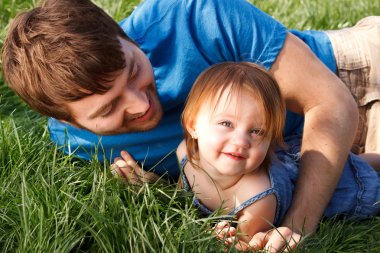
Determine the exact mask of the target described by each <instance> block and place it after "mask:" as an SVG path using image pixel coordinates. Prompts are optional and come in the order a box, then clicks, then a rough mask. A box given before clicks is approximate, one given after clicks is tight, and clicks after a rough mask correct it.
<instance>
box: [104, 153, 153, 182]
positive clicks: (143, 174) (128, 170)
mask: <svg viewBox="0 0 380 253" xmlns="http://www.w3.org/2000/svg"><path fill="white" fill-rule="evenodd" d="M120 155H121V157H116V158H115V159H114V163H113V164H112V165H111V173H112V174H113V175H114V176H115V177H121V178H123V179H124V181H125V182H126V183H130V184H134V185H137V184H141V183H144V182H147V183H153V182H155V181H157V180H158V179H159V176H158V175H157V174H155V173H152V172H147V171H144V170H143V169H141V168H140V166H139V165H138V164H137V162H136V161H135V160H134V159H133V158H132V156H131V155H130V154H129V153H128V152H126V151H121V152H120Z"/></svg>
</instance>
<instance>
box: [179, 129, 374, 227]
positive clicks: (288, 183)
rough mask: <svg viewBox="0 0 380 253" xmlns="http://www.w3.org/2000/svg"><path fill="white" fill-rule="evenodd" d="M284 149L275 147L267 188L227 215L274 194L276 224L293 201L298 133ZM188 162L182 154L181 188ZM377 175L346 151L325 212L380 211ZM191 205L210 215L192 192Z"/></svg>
mask: <svg viewBox="0 0 380 253" xmlns="http://www.w3.org/2000/svg"><path fill="white" fill-rule="evenodd" d="M285 143H286V146H287V148H286V149H278V150H276V152H275V153H276V158H275V159H273V160H272V162H271V166H270V168H269V170H268V175H269V179H270V184H271V185H270V188H268V189H267V190H265V191H264V192H262V193H259V194H257V195H255V196H252V197H251V198H250V199H249V200H247V201H245V202H244V203H243V204H241V205H240V206H238V207H236V208H235V209H234V210H233V211H231V212H230V213H229V214H228V215H229V216H230V215H231V216H234V215H235V214H237V213H238V212H239V211H241V210H243V209H244V208H245V207H247V206H249V205H251V204H253V203H255V202H256V201H258V200H260V199H262V198H264V197H265V196H267V195H270V194H274V195H275V196H276V199H277V208H276V214H275V219H274V221H273V224H274V225H275V226H279V225H280V224H281V221H282V220H283V218H284V216H285V214H286V211H287V210H288V208H289V207H290V204H291V202H292V196H293V191H294V186H295V184H296V181H297V178H298V162H299V158H300V144H301V136H300V135H296V136H292V137H289V138H287V139H286V140H285ZM186 162H187V158H186V157H184V158H183V159H182V160H181V162H180V166H181V170H182V173H181V174H182V181H183V188H184V190H186V191H190V190H191V187H190V185H189V182H188V180H187V178H186V175H185V173H183V167H184V166H185V164H186ZM378 201H380V175H379V173H378V172H376V171H375V170H374V169H373V168H372V167H370V166H369V165H368V164H367V163H366V162H364V161H363V160H362V159H361V158H359V157H358V156H356V155H354V154H349V157H348V159H347V161H346V164H345V167H344V169H343V173H342V176H341V178H340V180H339V182H338V185H337V187H336V189H335V192H334V195H333V196H332V199H331V201H330V203H329V205H328V206H327V208H326V210H325V212H324V216H325V217H333V216H335V215H343V216H345V217H347V218H368V217H370V216H375V215H377V214H378V213H380V203H377V202H378ZM193 203H194V205H195V206H196V207H197V208H199V209H200V211H201V212H202V213H203V214H206V215H210V214H211V213H212V212H213V211H212V210H209V209H208V208H207V207H205V206H204V205H202V203H201V202H200V201H199V200H198V199H197V198H196V197H195V196H194V200H193Z"/></svg>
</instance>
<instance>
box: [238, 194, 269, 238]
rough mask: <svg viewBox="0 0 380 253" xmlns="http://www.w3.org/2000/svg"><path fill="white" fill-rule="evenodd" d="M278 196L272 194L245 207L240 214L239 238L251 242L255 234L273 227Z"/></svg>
mask: <svg viewBox="0 0 380 253" xmlns="http://www.w3.org/2000/svg"><path fill="white" fill-rule="evenodd" d="M275 213H276V197H275V196H274V195H273V194H271V195H268V196H266V197H264V198H263V199H261V200H259V201H257V202H255V203H253V204H252V205H250V206H248V207H246V208H244V209H243V210H242V211H241V212H240V213H239V214H238V227H237V228H238V234H237V236H238V239H239V240H242V241H244V242H247V243H248V242H249V241H250V240H251V239H252V237H253V235H254V234H256V233H258V232H264V231H267V230H270V229H272V228H273V222H274V218H275Z"/></svg>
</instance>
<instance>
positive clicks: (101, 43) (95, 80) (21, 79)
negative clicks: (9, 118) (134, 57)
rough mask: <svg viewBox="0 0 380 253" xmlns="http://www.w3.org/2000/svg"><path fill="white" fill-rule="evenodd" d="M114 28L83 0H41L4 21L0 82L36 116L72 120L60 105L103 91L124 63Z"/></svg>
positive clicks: (118, 31)
mask: <svg viewBox="0 0 380 253" xmlns="http://www.w3.org/2000/svg"><path fill="white" fill-rule="evenodd" d="M119 37H120V38H123V39H126V40H129V41H131V40H130V39H129V38H128V37H127V35H126V34H125V33H124V32H123V30H122V29H121V28H120V26H119V25H118V24H117V23H116V22H115V21H114V20H113V19H112V18H111V17H110V16H109V15H107V14H106V13H105V12H104V11H103V10H102V9H101V8H99V7H98V6H96V5H95V4H93V3H92V2H91V1H89V0H46V1H44V2H42V4H41V5H40V6H39V7H37V8H34V9H32V10H30V11H27V12H23V13H20V14H19V15H18V16H17V17H16V18H15V19H14V21H13V22H12V24H11V25H10V28H9V31H8V34H7V36H6V39H5V41H4V46H3V50H2V51H3V52H2V59H3V71H4V76H5V81H6V82H7V83H8V85H9V86H10V87H11V89H13V90H14V91H15V92H16V93H17V94H18V95H19V96H20V97H21V98H22V99H23V100H25V101H26V102H27V103H28V104H29V105H30V106H31V107H32V108H33V109H34V110H36V111H38V112H40V113H41V114H44V115H47V116H51V117H55V118H57V119H60V120H66V121H72V118H71V116H70V114H69V112H68V110H67V108H66V106H65V103H66V102H70V101H76V100H79V99H81V98H84V97H86V96H88V95H91V94H94V93H99V94H103V93H104V92H106V91H107V90H108V89H109V88H110V87H108V86H107V82H110V81H112V78H113V77H114V76H115V73H117V71H119V70H121V69H123V68H124V67H125V65H126V63H125V59H124V55H123V52H122V51H121V44H120V42H119Z"/></svg>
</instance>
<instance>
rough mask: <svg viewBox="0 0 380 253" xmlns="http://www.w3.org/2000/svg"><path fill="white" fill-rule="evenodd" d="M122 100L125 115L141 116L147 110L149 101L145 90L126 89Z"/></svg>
mask: <svg viewBox="0 0 380 253" xmlns="http://www.w3.org/2000/svg"><path fill="white" fill-rule="evenodd" d="M124 98H125V111H126V113H127V114H130V115H136V114H141V113H145V112H146V111H147V110H148V109H149V99H148V96H147V94H146V92H145V90H133V89H126V90H125V91H124Z"/></svg>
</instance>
